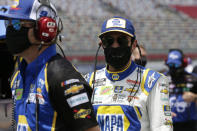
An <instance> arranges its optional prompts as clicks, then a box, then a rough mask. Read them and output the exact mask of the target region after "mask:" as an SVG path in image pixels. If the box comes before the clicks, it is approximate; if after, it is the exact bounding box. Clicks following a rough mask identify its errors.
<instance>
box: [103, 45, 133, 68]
mask: <svg viewBox="0 0 197 131" xmlns="http://www.w3.org/2000/svg"><path fill="white" fill-rule="evenodd" d="M104 54H105V60H106V62H107V63H108V64H109V65H111V66H113V67H114V68H116V69H121V68H122V67H124V66H125V65H126V64H127V63H128V61H129V60H130V57H131V47H128V46H127V47H118V48H112V47H108V48H104Z"/></svg>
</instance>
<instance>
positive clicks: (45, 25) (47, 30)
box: [35, 17, 58, 42]
mask: <svg viewBox="0 0 197 131" xmlns="http://www.w3.org/2000/svg"><path fill="white" fill-rule="evenodd" d="M36 25H37V27H36V34H35V35H36V36H37V38H38V39H39V40H41V41H43V42H50V41H52V40H53V39H55V38H56V36H57V32H58V26H57V23H56V20H54V19H52V18H50V17H41V18H39V19H38V21H37V24H36Z"/></svg>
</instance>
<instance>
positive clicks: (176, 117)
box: [166, 49, 197, 131]
mask: <svg viewBox="0 0 197 131" xmlns="http://www.w3.org/2000/svg"><path fill="white" fill-rule="evenodd" d="M186 60H187V59H186V58H184V54H183V52H182V50H180V49H171V50H170V51H169V53H168V58H167V61H166V65H167V66H168V68H169V71H167V72H166V75H167V76H168V77H169V80H170V86H169V87H170V105H171V110H172V117H173V119H172V120H173V126H174V131H186V130H189V131H196V127H195V123H196V122H197V108H196V107H197V105H196V102H197V101H196V100H197V94H196V93H197V88H196V86H197V75H196V74H193V73H189V72H187V71H186V70H185V67H186V66H187V61H186Z"/></svg>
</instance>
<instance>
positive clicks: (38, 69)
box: [11, 45, 97, 131]
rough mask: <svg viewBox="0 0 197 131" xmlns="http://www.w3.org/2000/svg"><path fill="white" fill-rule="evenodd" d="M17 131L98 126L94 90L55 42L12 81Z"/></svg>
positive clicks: (67, 130) (23, 65)
mask: <svg viewBox="0 0 197 131" xmlns="http://www.w3.org/2000/svg"><path fill="white" fill-rule="evenodd" d="M11 88H12V95H13V97H14V109H15V112H14V118H15V120H16V128H17V131H36V130H39V131H75V130H85V129H88V128H91V127H94V126H96V125H97V122H96V118H95V116H94V112H93V108H92V106H91V103H90V96H91V94H92V90H90V87H89V85H88V84H87V83H86V82H85V80H84V79H83V77H82V76H81V74H80V73H79V72H77V71H76V70H75V69H74V67H73V66H72V65H71V64H70V62H69V61H68V60H66V59H65V58H63V57H61V56H60V55H58V54H57V53H56V46H55V45H51V46H50V47H48V48H47V49H46V50H45V51H44V52H43V53H41V55H40V56H38V58H36V60H34V61H33V62H31V63H29V64H27V63H26V62H25V61H24V60H23V61H22V62H21V63H20V65H19V68H18V70H17V71H16V73H15V74H14V76H13V79H12V82H11Z"/></svg>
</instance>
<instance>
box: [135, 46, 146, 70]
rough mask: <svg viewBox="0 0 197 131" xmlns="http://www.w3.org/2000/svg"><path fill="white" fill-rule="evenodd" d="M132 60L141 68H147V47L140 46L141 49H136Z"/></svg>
mask: <svg viewBox="0 0 197 131" xmlns="http://www.w3.org/2000/svg"><path fill="white" fill-rule="evenodd" d="M139 49H140V51H141V56H140V52H139ZM132 59H133V61H134V62H135V63H136V64H138V65H141V66H144V67H145V66H146V64H147V51H146V49H145V47H144V46H143V45H139V48H138V47H136V48H135V49H134V51H133V53H132Z"/></svg>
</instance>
